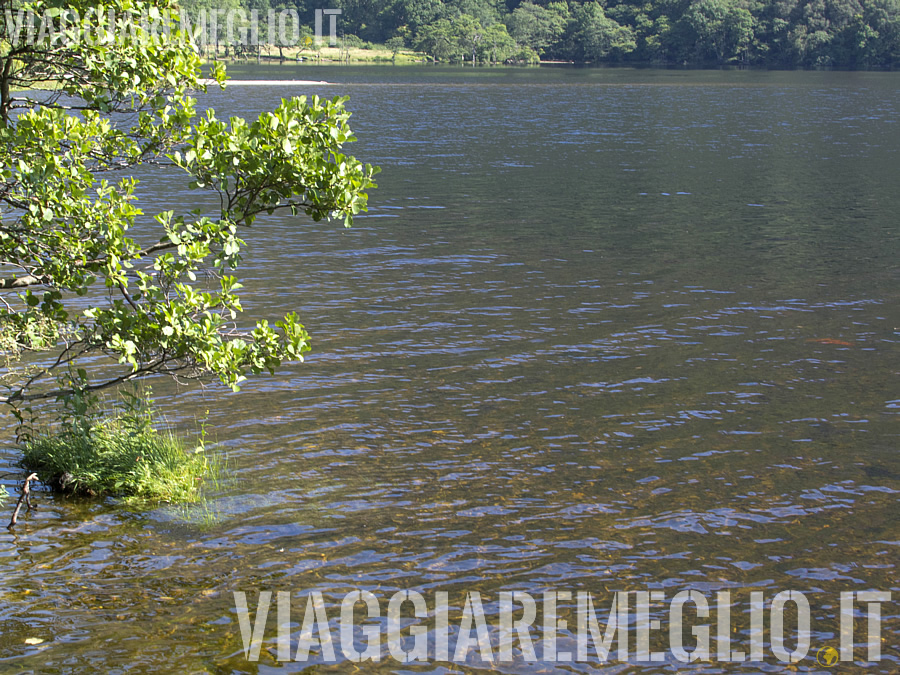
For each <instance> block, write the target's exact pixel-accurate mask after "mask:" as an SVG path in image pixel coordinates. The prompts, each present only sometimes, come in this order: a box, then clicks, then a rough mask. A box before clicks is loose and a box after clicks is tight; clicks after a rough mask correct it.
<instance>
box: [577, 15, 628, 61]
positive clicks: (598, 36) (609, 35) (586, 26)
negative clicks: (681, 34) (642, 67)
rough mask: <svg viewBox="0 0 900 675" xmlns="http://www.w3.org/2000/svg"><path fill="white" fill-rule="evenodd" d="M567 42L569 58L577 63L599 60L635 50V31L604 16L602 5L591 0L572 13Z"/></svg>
mask: <svg viewBox="0 0 900 675" xmlns="http://www.w3.org/2000/svg"><path fill="white" fill-rule="evenodd" d="M569 43H570V47H569V50H570V54H571V56H572V58H575V59H577V60H579V61H599V60H600V59H603V58H605V57H606V56H608V55H609V54H610V53H611V52H616V53H617V54H619V55H621V54H627V53H628V52H630V51H633V50H634V48H635V47H636V43H635V41H634V32H633V31H632V30H631V29H630V28H628V27H627V26H622V25H620V24H619V23H617V22H616V21H615V20H614V19H611V18H610V17H608V16H606V13H605V12H604V11H603V6H602V5H601V4H600V3H599V2H596V1H594V0H592V1H590V2H585V3H584V4H583V5H581V6H579V7H577V8H576V9H575V11H574V12H573V13H572V18H571V19H570V22H569Z"/></svg>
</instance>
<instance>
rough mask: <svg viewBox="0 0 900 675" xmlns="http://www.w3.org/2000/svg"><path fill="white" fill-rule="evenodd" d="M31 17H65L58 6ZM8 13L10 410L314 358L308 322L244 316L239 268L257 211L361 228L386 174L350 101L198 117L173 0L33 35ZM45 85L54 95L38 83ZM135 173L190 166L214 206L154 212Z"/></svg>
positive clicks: (3, 97)
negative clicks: (367, 156)
mask: <svg viewBox="0 0 900 675" xmlns="http://www.w3.org/2000/svg"><path fill="white" fill-rule="evenodd" d="M31 7H33V8H34V9H35V10H37V12H38V14H37V16H39V17H44V16H46V17H50V18H55V19H56V20H57V21H58V20H59V19H60V18H61V17H62V14H63V13H61V12H60V8H59V6H58V5H56V4H55V3H53V2H50V1H47V2H45V1H44V0H35V2H33V3H32V4H31ZM4 8H6V9H10V10H11V11H10V13H9V14H4V13H2V12H0V14H3V16H2V18H0V32H2V36H0V37H2V39H0V167H2V168H0V171H2V178H0V266H2V270H3V273H2V276H0V292H2V300H3V302H2V307H0V346H2V350H3V355H4V357H5V366H4V368H3V369H2V371H0V386H2V387H3V388H4V389H5V393H4V395H3V396H2V397H0V401H3V402H6V403H8V404H11V405H13V406H14V407H15V408H16V409H18V410H20V411H21V410H23V409H25V408H27V406H28V405H29V403H30V402H31V401H34V400H41V399H46V398H50V397H55V396H59V395H68V394H77V393H79V392H80V393H85V392H91V391H95V390H98V389H102V388H104V387H109V386H114V385H117V384H119V383H122V382H126V381H129V380H134V379H136V378H140V377H145V376H151V375H157V374H168V375H172V376H174V377H178V378H182V379H191V378H203V377H208V376H214V377H218V378H219V379H221V381H222V382H223V383H225V384H227V385H229V386H231V387H234V388H237V386H238V384H239V383H240V382H241V381H242V380H243V379H245V377H246V376H247V375H248V374H250V373H259V372H262V371H273V370H274V369H275V368H277V367H278V366H279V364H281V363H282V362H283V361H285V360H289V361H296V360H301V358H302V354H303V352H305V351H307V350H308V349H309V341H308V335H307V333H306V330H305V329H304V327H303V326H302V325H301V324H300V323H299V317H298V316H297V315H296V314H294V313H289V314H288V315H286V316H284V317H282V318H280V319H279V320H277V321H276V322H275V323H274V324H270V323H269V321H268V320H267V319H265V318H258V319H256V320H249V321H248V320H247V319H244V318H243V317H242V314H241V311H242V308H241V303H240V298H239V295H238V289H239V288H240V283H239V282H238V279H237V277H236V276H235V274H236V269H237V267H238V265H239V263H240V260H241V252H242V249H243V248H244V242H243V241H242V237H244V236H245V233H249V232H250V230H249V227H250V226H251V225H252V224H253V222H254V221H255V220H256V218H257V217H259V216H260V215H263V214H266V213H272V212H273V211H275V210H279V209H288V210H290V211H292V212H298V211H299V212H305V213H306V214H308V215H309V216H311V217H312V218H314V219H320V218H327V217H335V216H336V217H340V218H343V219H344V220H345V222H347V223H349V222H350V219H351V218H352V216H353V214H355V213H357V212H358V211H360V210H361V209H364V208H365V206H366V190H367V189H369V188H371V187H373V186H374V185H373V182H372V175H373V173H374V170H373V169H372V168H371V167H368V166H363V165H361V164H360V163H359V162H358V161H356V160H355V159H354V158H352V157H349V156H345V155H344V154H343V153H342V150H341V147H342V145H343V144H344V143H347V142H349V141H352V140H353V136H352V134H351V132H350V130H349V128H348V126H347V120H348V117H349V113H348V112H347V111H346V110H345V109H344V108H343V105H342V102H341V101H340V100H335V101H320V100H318V99H317V98H313V99H312V100H309V101H307V100H305V99H303V98H300V99H298V98H293V99H289V100H284V101H283V102H282V103H281V105H279V106H278V108H277V109H276V110H274V111H273V112H266V113H263V114H261V115H260V116H259V118H258V119H255V120H251V121H245V120H243V119H240V118H231V119H229V120H221V119H219V118H218V117H217V116H216V115H215V112H214V111H212V110H207V111H205V112H203V113H202V114H201V113H200V112H199V111H198V109H197V106H196V101H195V100H194V99H193V98H191V97H190V95H189V91H190V90H191V89H194V88H202V87H203V86H204V85H203V83H202V81H201V70H200V65H201V63H200V59H199V57H198V55H197V53H196V50H195V49H194V47H193V46H192V44H191V43H190V42H188V41H187V36H186V35H185V34H184V33H183V32H182V31H181V30H180V26H179V25H178V24H177V23H175V22H169V18H170V17H169V16H168V11H169V9H170V8H171V5H169V4H168V3H167V2H165V1H160V2H154V3H144V2H136V1H133V0H111V1H110V2H109V3H107V5H106V6H105V9H108V10H112V11H113V12H114V13H115V17H116V18H115V20H114V22H113V23H109V21H108V15H107V14H105V13H103V12H95V11H92V10H93V6H92V4H91V3H88V2H72V1H70V2H68V3H67V4H66V6H65V10H64V13H66V16H70V17H71V16H73V12H74V11H78V12H79V13H80V22H72V23H71V24H69V27H68V28H66V30H65V32H63V33H61V34H59V33H58V34H56V35H54V34H53V33H52V32H49V31H48V32H46V33H43V34H42V33H38V35H37V39H36V40H31V39H29V37H28V35H27V31H24V32H23V31H22V30H21V25H22V24H21V22H20V21H18V20H17V18H16V17H17V16H21V15H17V14H16V10H17V7H15V6H11V5H9V4H6V5H5V7H0V10H2V9H4ZM142 11H146V12H147V13H148V16H149V18H150V19H151V20H153V21H155V22H156V24H157V25H162V24H163V23H168V26H169V28H170V29H171V32H168V33H166V32H159V33H157V34H156V35H155V36H153V35H152V34H151V33H149V32H147V31H145V30H144V29H143V28H142V27H141V24H140V21H136V20H135V19H134V16H129V14H128V13H129V12H134V13H136V14H138V15H139V14H140V13H141V12H142ZM11 19H12V20H11ZM57 25H58V24H57ZM84 29H88V30H87V34H85V32H84ZM35 32H37V31H35ZM216 78H217V79H218V80H220V81H222V80H223V79H224V72H222V71H221V70H217V72H216ZM48 81H49V82H53V83H55V86H56V87H57V88H56V90H55V91H53V92H49V93H39V92H33V91H29V90H28V87H29V86H31V85H34V84H36V83H41V82H48ZM138 166H144V167H148V168H149V167H154V166H166V167H168V170H170V171H172V170H178V171H181V172H182V173H183V176H184V181H185V184H186V185H187V184H190V186H191V188H192V189H194V190H198V191H204V192H208V193H209V194H210V195H212V196H214V197H215V199H216V202H217V204H218V206H217V207H216V208H214V209H210V210H197V211H191V212H174V211H167V212H163V213H158V214H155V215H153V216H150V215H149V214H144V213H143V212H142V211H141V210H140V209H139V207H138V205H137V197H138V194H139V187H140V186H139V184H138V181H137V180H136V179H135V178H133V177H132V174H133V172H134V170H135V168H136V167H138Z"/></svg>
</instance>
